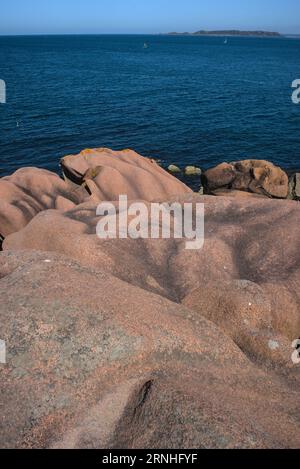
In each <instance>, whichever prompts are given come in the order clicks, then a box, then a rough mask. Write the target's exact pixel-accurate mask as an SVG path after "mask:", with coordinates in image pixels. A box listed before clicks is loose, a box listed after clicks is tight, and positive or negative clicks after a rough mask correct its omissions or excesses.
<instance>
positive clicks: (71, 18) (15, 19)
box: [0, 0, 300, 35]
mask: <svg viewBox="0 0 300 469" xmlns="http://www.w3.org/2000/svg"><path fill="white" fill-rule="evenodd" d="M199 29H208V30H209V29H246V30H250V29H252V30H256V29H263V30H268V31H271V30H272V31H278V32H282V33H295V34H300V0H0V35H9V34H12V35H14V34H109V33H111V34H117V33H120V34H151V33H154V34H155V33H163V32H170V31H190V32H192V31H197V30H199Z"/></svg>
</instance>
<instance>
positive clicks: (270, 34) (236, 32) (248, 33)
mask: <svg viewBox="0 0 300 469" xmlns="http://www.w3.org/2000/svg"><path fill="white" fill-rule="evenodd" d="M168 35H170V36H253V37H282V35H281V34H280V33H277V32H273V31H240V30H238V29H230V30H221V31H205V30H201V31H196V32H195V33H187V32H185V33H177V32H172V33H168Z"/></svg>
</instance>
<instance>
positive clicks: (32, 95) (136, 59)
mask: <svg viewBox="0 0 300 469" xmlns="http://www.w3.org/2000/svg"><path fill="white" fill-rule="evenodd" d="M145 42H146V43H147V44H148V46H149V47H148V48H144V43H145ZM0 78H1V79H4V80H5V81H6V85H7V104H5V105H3V104H0V175H4V174H7V173H10V172H12V171H13V170H15V169H17V168H18V167H21V166H39V167H44V168H48V169H51V170H58V160H59V158H60V157H62V156H63V155H65V154H68V153H74V152H78V151H80V150H81V149H83V148H86V147H88V148H91V147H96V146H97V147H100V146H101V147H102V146H108V147H112V148H114V149H121V148H128V147H129V148H134V149H135V150H137V151H138V152H140V153H141V154H144V155H146V156H154V157H155V156H156V157H158V158H160V159H162V160H163V162H164V163H165V164H167V163H175V164H179V165H182V166H183V165H186V164H190V163H193V164H197V165H200V166H201V167H208V166H212V165H214V164H216V163H218V162H221V161H224V160H227V161H228V160H229V161H230V160H237V159H242V158H250V157H251V158H252V157H255V158H263V159H268V160H271V161H273V162H275V163H278V164H280V165H282V166H283V167H286V168H291V167H300V105H295V104H293V103H292V100H291V94H292V89H291V83H292V81H293V80H294V79H296V78H300V39H287V38H282V39H265V38H264V39H262V38H257V39H256V38H238V37H235V38H229V39H228V43H227V45H225V44H224V38H221V37H168V36H42V37H37V36H36V37H0Z"/></svg>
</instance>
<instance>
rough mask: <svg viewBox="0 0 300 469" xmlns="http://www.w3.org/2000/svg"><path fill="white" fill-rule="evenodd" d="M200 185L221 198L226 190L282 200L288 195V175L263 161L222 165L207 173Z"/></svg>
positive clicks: (246, 161)
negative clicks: (220, 194) (220, 195)
mask: <svg viewBox="0 0 300 469" xmlns="http://www.w3.org/2000/svg"><path fill="white" fill-rule="evenodd" d="M202 183H203V185H204V188H205V191H206V192H207V193H213V194H215V195H219V193H220V192H221V193H222V194H223V191H224V190H226V189H227V190H228V189H229V190H233V191H247V192H250V193H253V194H258V195H262V196H266V197H274V198H278V199H285V198H287V196H288V191H289V181H288V176H287V174H286V173H285V172H284V171H283V170H282V169H281V168H279V167H277V166H275V165H273V164H272V163H270V162H268V161H263V160H245V161H238V162H235V163H231V164H228V163H222V164H220V165H218V166H216V167H215V168H212V169H209V170H207V171H206V172H205V173H204V175H203V178H202ZM218 191H219V192H218Z"/></svg>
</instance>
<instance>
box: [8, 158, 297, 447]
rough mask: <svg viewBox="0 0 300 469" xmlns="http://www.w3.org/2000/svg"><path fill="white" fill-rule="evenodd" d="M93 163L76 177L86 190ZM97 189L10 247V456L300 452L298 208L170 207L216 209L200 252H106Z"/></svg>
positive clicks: (156, 245) (220, 201) (154, 247)
mask: <svg viewBox="0 0 300 469" xmlns="http://www.w3.org/2000/svg"><path fill="white" fill-rule="evenodd" d="M102 156H103V155H102V152H100V156H99V158H102ZM111 157H112V158H114V156H111ZM97 158H98V157H97ZM97 158H96V159H97ZM117 159H118V157H117ZM137 160H138V163H136V164H137V165H138V169H140V166H139V164H140V162H139V159H138V158H137ZM75 161H76V162H77V159H76V158H75ZM79 161H80V164H81V163H82V158H81V157H80V158H79ZM89 162H90V160H89V158H88V164H89ZM98 163H99V161H98V159H97V161H93V165H91V167H90V168H88V169H86V171H85V170H84V168H77V167H76V169H75V168H72V171H78V172H80V171H81V173H80V174H82V175H83V178H82V180H80V184H88V183H89V181H92V182H94V179H95V178H96V179H97V178H98V176H99V175H100V174H101V171H100V172H99V173H98V175H96V176H95V173H97V172H98V169H97V168H98V166H99V164H98ZM124 164H126V165H130V164H132V163H128V162H125V163H124ZM145 164H147V165H148V164H150V165H152V163H148V162H147V163H145ZM142 166H143V165H142ZM125 167H126V170H125V174H126V177H125V178H124V181H125V183H124V184H125V185H124V186H123V187H124V188H125V186H126V187H127V184H128V185H129V179H127V176H128V172H127V171H128V168H127V166H125ZM149 171H150V170H149ZM155 171H156V169H155ZM120 172H122V170H121V169H120ZM50 174H51V173H50ZM139 174H140V177H141V178H143V177H145V179H146V180H148V173H147V171H146V174H144V173H143V172H142V173H141V172H140V171H139ZM141 174H143V175H144V176H141ZM222 177H223V176H222V171H221V173H220V178H222ZM226 177H229V173H228V174H227V176H226ZM93 178H94V179H93ZM151 178H152V176H151ZM167 178H171V176H170V175H168V176H167ZM83 179H84V180H83ZM172 179H173V178H172ZM167 180H168V179H167ZM0 184H1V181H0ZM95 184H96V183H95ZM97 184H99V187H101V190H100V193H96V191H95V192H92V195H91V196H90V195H89V194H88V193H87V192H85V191H86V190H85V189H84V188H81V187H79V189H80V191H81V192H80V194H82V193H83V194H84V196H82V197H83V200H82V199H79V201H78V203H75V201H73V205H72V206H71V205H70V206H69V207H68V206H63V207H62V208H61V209H57V208H56V207H53V206H51V205H50V207H51V209H50V210H46V209H45V210H42V211H37V214H36V215H35V216H34V218H33V219H31V221H30V222H29V223H28V224H27V225H26V226H25V227H24V228H22V226H21V228H22V229H19V231H18V232H14V233H12V234H11V235H8V236H6V238H5V240H4V241H3V249H4V251H3V252H2V253H1V254H0V320H1V337H0V338H1V339H2V340H5V341H6V344H7V364H6V365H1V364H0V372H1V381H0V387H1V389H0V395H1V404H2V405H3V408H4V409H5V411H4V412H3V416H2V420H3V425H2V426H1V430H0V432H1V433H0V442H1V446H3V447H42V448H45V447H63V448H65V447H70V448H99V447H106V448H122V447H128V448H139V447H146V448H164V447H165V448H280V447H284V448H290V447H299V443H300V431H299V430H300V425H299V404H300V401H299V384H300V368H299V365H295V364H294V363H293V362H292V360H291V354H292V352H293V350H292V348H291V343H292V341H293V340H294V339H296V338H297V337H299V336H300V238H299V224H300V205H299V203H298V202H295V201H289V200H269V199H266V198H261V197H250V198H248V197H247V198H245V197H244V198H240V197H238V198H235V197H212V196H199V195H196V194H192V193H189V191H186V190H185V189H184V190H183V192H180V191H179V193H178V195H177V196H176V197H171V196H169V198H168V199H161V197H162V195H161V194H162V193H160V194H159V196H158V197H157V199H158V200H160V201H163V202H166V201H169V202H173V201H181V202H194V203H195V202H202V203H204V204H205V243H204V247H203V249H201V250H199V251H188V250H186V249H185V241H186V240H185V239H183V240H180V239H172V238H171V239H169V240H149V239H138V240H132V239H119V240H118V239H113V240H100V239H99V238H98V237H97V236H96V225H97V222H98V221H99V220H100V219H101V217H97V216H96V207H97V202H98V201H99V200H101V197H102V196H103V191H104V189H103V188H104V187H105V186H103V181H101V184H100V183H99V182H97ZM67 185H68V187H71V188H72V190H74V186H72V185H71V184H70V183H69V182H68V183H67ZM97 187H98V186H97ZM169 187H171V186H169ZM172 187H173V186H172ZM180 187H181V186H180ZM183 187H184V186H183ZM135 190H137V189H136V187H135V189H134V191H135ZM155 190H156V187H155V188H153V192H151V193H150V192H148V195H147V197H148V198H147V199H146V200H148V201H149V200H153V199H154V198H155V197H154V196H155ZM168 190H169V189H168ZM168 190H167V191H166V190H165V189H164V190H163V191H162V192H164V191H165V192H168ZM109 191H110V193H111V195H112V197H113V198H112V200H115V198H116V195H117V193H118V190H116V191H115V192H114V189H113V184H111V189H109ZM149 191H150V187H149ZM244 194H246V193H245V192H244ZM145 195H146V194H145ZM131 196H133V193H131ZM86 197H87V198H86ZM66 200H69V196H67V197H66ZM114 203H115V205H116V207H117V208H118V203H117V202H114ZM148 206H149V205H148ZM45 208H47V206H46V207H45ZM28 221H29V219H28ZM0 223H1V218H0ZM24 223H25V222H24ZM0 232H1V225H0Z"/></svg>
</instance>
